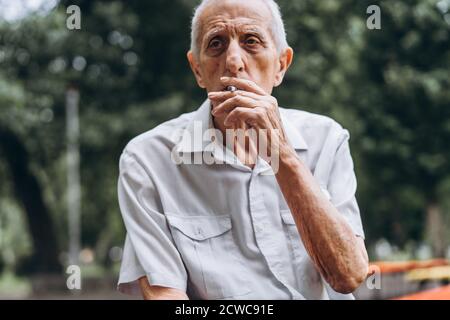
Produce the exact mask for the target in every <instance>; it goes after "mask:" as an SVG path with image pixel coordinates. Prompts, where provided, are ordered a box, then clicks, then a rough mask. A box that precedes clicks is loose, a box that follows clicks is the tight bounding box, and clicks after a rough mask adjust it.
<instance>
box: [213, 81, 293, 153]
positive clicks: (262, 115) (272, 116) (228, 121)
mask: <svg viewBox="0 0 450 320" xmlns="http://www.w3.org/2000/svg"><path fill="white" fill-rule="evenodd" d="M221 82H222V83H223V85H224V86H230V85H231V86H235V87H236V88H238V90H237V91H234V92H229V91H225V92H222V91H221V92H210V93H209V94H208V97H209V99H210V100H211V101H213V102H214V103H216V104H218V105H216V106H215V107H214V108H213V111H212V114H213V115H214V116H215V117H220V116H223V115H226V118H225V120H224V125H225V126H233V125H234V127H239V123H245V124H246V126H248V127H249V128H254V129H255V130H256V131H257V133H258V138H263V139H265V141H264V142H265V146H266V148H267V150H265V153H264V154H265V155H269V156H270V157H273V156H278V155H274V154H272V153H273V152H276V153H278V152H279V150H280V148H289V144H288V143H287V139H286V135H285V133H284V130H283V126H282V123H281V118H280V113H279V110H278V102H277V99H275V98H274V97H272V96H271V95H268V94H267V93H266V92H265V91H264V90H263V89H261V88H260V87H259V86H258V85H257V84H255V83H254V82H253V81H250V80H245V79H238V78H228V77H224V78H221ZM261 129H265V130H266V131H265V134H263V135H261V134H260V133H261ZM258 146H261V144H258ZM258 151H259V152H261V150H258Z"/></svg>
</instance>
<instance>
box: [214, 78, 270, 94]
mask: <svg viewBox="0 0 450 320" xmlns="http://www.w3.org/2000/svg"><path fill="white" fill-rule="evenodd" d="M220 81H221V82H222V84H223V85H225V86H235V87H236V88H238V89H239V90H244V91H249V92H253V93H256V94H259V95H262V96H264V95H267V92H265V91H264V90H263V89H262V88H261V87H260V86H258V85H257V84H256V83H254V82H253V81H251V80H247V79H239V78H230V77H222V78H220Z"/></svg>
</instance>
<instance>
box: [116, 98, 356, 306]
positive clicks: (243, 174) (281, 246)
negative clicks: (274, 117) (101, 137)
mask: <svg viewBox="0 0 450 320" xmlns="http://www.w3.org/2000/svg"><path fill="white" fill-rule="evenodd" d="M210 111H211V104H210V101H209V100H206V101H205V102H204V103H203V104H202V106H201V107H200V108H199V109H198V110H197V111H194V112H191V113H187V114H183V115H181V116H180V117H178V118H176V119H173V120H170V121H168V122H165V123H163V124H161V125H159V126H158V127H156V128H154V129H152V130H150V131H148V132H146V133H144V134H141V135H140V136H138V137H136V138H134V139H133V140H132V141H131V142H130V143H129V144H128V145H127V146H126V148H125V149H124V151H123V154H122V156H121V158H120V176H119V181H118V197H119V204H120V210H121V213H122V217H123V220H124V223H125V226H126V229H127V236H126V239H125V246H124V254H123V259H122V265H121V270H120V277H119V285H118V288H119V290H121V291H122V292H125V293H136V294H139V293H140V291H139V287H138V283H137V279H138V278H140V277H142V276H147V278H148V281H149V282H150V284H152V285H160V286H165V287H171V288H177V289H180V290H183V291H185V292H187V294H188V296H189V297H190V298H191V299H329V298H330V297H331V298H343V299H349V298H352V296H351V295H340V294H337V293H335V292H333V291H332V290H331V288H330V287H329V285H328V284H327V283H326V282H325V280H324V279H323V277H322V276H321V275H320V273H319V272H318V271H317V269H316V268H315V266H314V264H313V262H312V260H311V259H310V257H309V255H308V254H307V252H306V250H305V247H304V245H303V243H302V240H301V238H300V235H299V233H298V230H297V227H296V225H295V222H294V219H293V217H292V214H291V212H290V210H289V207H288V205H287V203H286V201H285V199H284V197H283V194H282V193H281V190H280V188H279V186H278V184H277V181H276V178H275V176H274V175H273V174H272V175H271V174H267V172H268V171H270V170H272V168H271V167H270V166H269V165H268V163H267V162H265V161H264V160H262V159H261V158H258V160H257V162H256V165H255V167H254V168H253V169H251V168H249V167H247V166H245V165H243V164H241V163H240V161H239V160H237V158H236V157H235V156H234V154H233V153H232V152H229V150H228V149H226V148H225V149H226V150H225V151H223V149H222V148H221V147H223V146H218V145H217V144H214V143H213V144H211V141H208V140H207V139H206V141H205V139H204V138H205V135H203V136H202V137H201V139H200V141H198V139H197V138H198V132H197V134H195V133H194V131H195V130H201V133H203V132H205V131H207V129H210V128H211V125H212V118H211V112H210ZM280 115H281V119H282V123H283V127H284V130H285V132H286V135H287V137H288V140H289V142H290V143H291V145H292V147H293V148H294V149H295V150H296V152H297V155H298V156H299V158H300V159H301V161H303V162H304V163H305V164H306V165H307V166H308V168H309V169H310V170H311V172H312V173H313V175H314V177H315V178H316V179H317V181H318V182H319V184H320V186H321V188H322V190H323V192H324V193H325V194H326V195H327V196H328V199H329V200H330V201H331V202H332V203H333V205H334V206H335V207H336V208H337V210H338V212H339V213H340V214H342V215H343V217H345V219H346V221H347V222H348V224H349V225H350V227H351V228H352V230H353V232H354V233H355V234H356V235H357V236H360V237H362V238H364V232H363V228H362V223H361V218H360V213H359V208H358V204H357V201H356V198H355V192H356V177H355V173H354V168H353V161H352V157H351V155H350V149H349V144H348V140H349V133H348V131H347V130H345V129H343V128H342V127H341V126H340V125H339V124H338V123H337V122H335V121H334V120H332V119H330V118H328V117H325V116H320V115H317V114H312V113H308V112H304V111H299V110H294V109H284V108H280ZM199 123H200V124H201V125H200V126H198V124H199ZM199 128H200V129H199ZM186 134H187V136H189V137H190V138H193V139H194V140H193V143H186V139H185V137H186ZM211 145H213V148H211ZM174 150H177V154H178V155H180V154H181V155H183V159H186V158H185V157H186V156H187V157H188V158H189V159H194V161H191V162H189V161H187V162H186V161H182V162H181V163H180V162H179V161H176V157H175V158H174V153H173V152H174ZM205 153H209V156H210V157H209V158H208V159H214V160H215V161H213V162H212V163H211V161H209V162H208V163H205V161H195V159H202V156H204V155H205ZM195 157H199V158H195Z"/></svg>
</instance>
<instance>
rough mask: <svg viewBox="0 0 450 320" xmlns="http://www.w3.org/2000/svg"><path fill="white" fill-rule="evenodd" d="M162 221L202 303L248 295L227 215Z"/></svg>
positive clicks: (242, 267)
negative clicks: (169, 230)
mask: <svg viewBox="0 0 450 320" xmlns="http://www.w3.org/2000/svg"><path fill="white" fill-rule="evenodd" d="M166 217H167V221H168V223H169V226H170V229H171V231H172V235H173V238H174V241H175V244H176V246H177V248H178V251H179V252H180V254H181V256H182V259H183V261H184V263H185V265H186V268H187V270H188V273H189V277H190V281H191V283H192V284H193V285H194V286H195V290H196V291H197V292H198V293H199V295H200V296H201V297H202V298H203V299H223V298H232V297H237V296H241V295H245V294H248V293H249V292H250V290H249V286H248V285H246V279H245V270H244V266H243V264H242V261H241V259H238V258H237V253H238V250H239V248H238V246H237V245H236V244H235V242H234V239H233V236H232V223H231V216H230V215H217V216H181V215H172V214H166Z"/></svg>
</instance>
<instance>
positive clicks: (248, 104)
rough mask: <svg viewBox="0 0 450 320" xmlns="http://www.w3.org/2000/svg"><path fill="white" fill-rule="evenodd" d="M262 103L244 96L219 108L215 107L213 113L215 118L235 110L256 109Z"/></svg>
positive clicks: (233, 99)
mask: <svg viewBox="0 0 450 320" xmlns="http://www.w3.org/2000/svg"><path fill="white" fill-rule="evenodd" d="M261 104H262V103H261V102H260V101H257V100H255V99H252V98H249V97H244V96H235V97H233V98H230V99H228V100H226V101H224V102H222V103H221V104H219V105H218V106H217V107H215V108H214V109H213V111H212V114H213V116H216V117H217V116H219V115H222V114H225V113H229V112H231V111H232V110H233V109H235V108H238V107H241V108H256V107H258V106H259V105H261Z"/></svg>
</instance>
